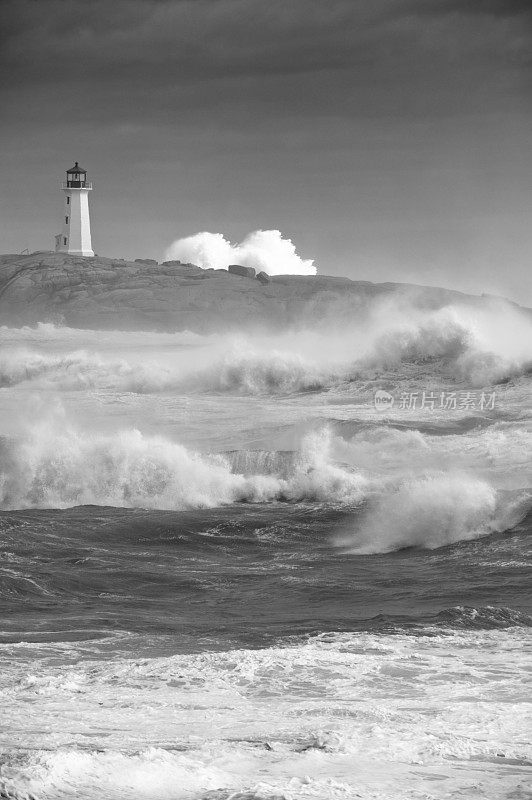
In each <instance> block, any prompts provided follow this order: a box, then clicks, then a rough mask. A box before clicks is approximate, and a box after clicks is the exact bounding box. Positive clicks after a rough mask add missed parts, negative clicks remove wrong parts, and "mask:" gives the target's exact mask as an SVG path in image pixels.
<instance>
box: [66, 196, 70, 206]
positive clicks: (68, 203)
mask: <svg viewBox="0 0 532 800" xmlns="http://www.w3.org/2000/svg"><path fill="white" fill-rule="evenodd" d="M69 205H70V197H67V206H69Z"/></svg>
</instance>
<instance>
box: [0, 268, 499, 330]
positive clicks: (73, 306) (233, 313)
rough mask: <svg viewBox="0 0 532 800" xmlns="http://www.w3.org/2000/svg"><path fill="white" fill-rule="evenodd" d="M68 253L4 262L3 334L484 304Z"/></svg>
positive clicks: (390, 287) (425, 291)
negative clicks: (402, 297) (372, 306)
mask: <svg viewBox="0 0 532 800" xmlns="http://www.w3.org/2000/svg"><path fill="white" fill-rule="evenodd" d="M146 262H147V259H144V260H142V261H137V262H131V261H124V260H120V259H111V258H103V257H99V256H95V257H94V258H80V257H76V256H70V255H68V254H66V253H33V254H30V255H5V256H0V324H2V325H14V326H19V325H33V324H35V323H37V322H54V323H58V324H64V325H68V326H71V327H78V328H95V329H104V330H111V329H122V330H132V329H137V330H159V331H175V330H190V331H196V332H198V333H208V332H213V331H222V330H231V329H233V330H235V329H242V328H254V329H262V330H276V331H279V330H281V329H283V328H284V329H286V328H289V327H295V326H300V327H306V326H312V327H313V328H314V327H316V325H319V324H320V323H321V322H323V323H324V324H325V323H327V324H334V325H336V326H343V325H345V324H347V323H349V321H350V320H353V319H354V318H358V317H359V316H360V315H361V314H363V313H364V312H365V310H366V309H367V308H368V305H369V303H370V301H371V300H372V299H375V298H379V297H385V296H386V295H389V294H391V293H396V294H397V293H399V294H407V295H408V296H409V297H410V296H412V297H414V298H415V300H414V302H415V303H416V304H417V305H421V306H423V307H428V308H438V307H440V306H442V305H445V304H447V303H449V302H451V301H452V302H455V303H468V304H481V303H483V302H485V301H484V300H483V299H482V298H480V297H473V296H468V295H464V294H461V293H460V292H452V291H448V290H445V289H437V288H432V287H419V286H418V287H415V286H408V285H406V284H393V283H383V284H374V283H370V282H368V281H351V280H349V279H348V278H337V277H330V276H329V277H328V276H323V275H316V276H300V275H278V276H267V277H268V282H263V281H259V280H250V279H249V277H244V276H240V275H236V274H230V273H229V272H228V271H227V270H222V269H209V270H203V269H200V268H199V267H196V266H194V265H193V264H180V263H178V262H177V263H174V262H171V263H166V264H150V263H146Z"/></svg>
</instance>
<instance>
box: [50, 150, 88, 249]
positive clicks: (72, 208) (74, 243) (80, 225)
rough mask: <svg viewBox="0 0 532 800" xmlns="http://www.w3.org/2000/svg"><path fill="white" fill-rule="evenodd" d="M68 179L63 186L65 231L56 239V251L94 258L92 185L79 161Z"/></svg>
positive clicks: (68, 172) (69, 171)
mask: <svg viewBox="0 0 532 800" xmlns="http://www.w3.org/2000/svg"><path fill="white" fill-rule="evenodd" d="M66 177H67V179H66V181H63V183H62V184H61V189H62V190H63V192H64V195H65V209H64V217H63V230H62V232H61V233H58V234H57V236H56V237H55V250H56V252H57V253H70V254H71V255H74V256H93V255H94V252H93V250H92V243H91V223H90V216H89V192H90V191H92V183H90V181H88V180H87V170H86V169H83V167H80V165H79V164H78V162H77V161H76V163H75V164H74V166H73V167H71V168H70V169H67V173H66Z"/></svg>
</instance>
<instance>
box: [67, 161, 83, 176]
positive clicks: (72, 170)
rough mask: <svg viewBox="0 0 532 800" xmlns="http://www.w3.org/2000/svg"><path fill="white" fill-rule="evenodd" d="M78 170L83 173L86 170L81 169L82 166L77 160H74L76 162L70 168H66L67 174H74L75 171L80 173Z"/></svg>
mask: <svg viewBox="0 0 532 800" xmlns="http://www.w3.org/2000/svg"><path fill="white" fill-rule="evenodd" d="M80 172H83V173H84V174H85V175H86V174H87V170H86V169H83V167H80V165H79V164H78V162H77V161H76V163H75V164H74V166H73V167H70V169H67V175H74V174H77V173H80Z"/></svg>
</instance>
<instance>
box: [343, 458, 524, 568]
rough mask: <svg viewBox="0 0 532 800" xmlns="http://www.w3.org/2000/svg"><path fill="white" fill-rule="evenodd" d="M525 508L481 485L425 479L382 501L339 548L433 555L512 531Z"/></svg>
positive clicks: (445, 477) (458, 477)
mask: <svg viewBox="0 0 532 800" xmlns="http://www.w3.org/2000/svg"><path fill="white" fill-rule="evenodd" d="M529 506H530V498H529V497H523V496H521V497H519V498H518V499H514V500H512V501H505V500H503V499H502V498H500V497H499V496H498V494H497V492H496V490H495V489H494V488H493V487H492V486H490V485H489V484H488V483H486V481H483V480H480V479H477V478H474V477H471V476H469V475H462V474H442V473H440V474H433V475H428V476H425V477H421V478H416V479H413V480H409V481H405V482H404V483H402V484H401V485H399V486H398V487H397V488H396V489H395V490H392V491H391V492H388V493H385V494H383V495H381V496H380V498H379V499H378V500H377V501H376V502H374V503H373V504H371V506H370V508H369V509H368V511H367V513H366V515H365V517H364V519H363V521H362V524H361V526H360V528H359V530H357V531H356V533H354V534H353V535H352V536H350V539H349V540H348V541H344V542H342V544H344V545H346V544H347V545H348V546H349V549H350V551H351V552H354V553H361V554H362V553H363V554H369V553H386V552H390V551H393V550H399V549H401V548H404V547H423V548H427V549H435V548H438V547H444V546H445V545H449V544H453V543H455V542H460V541H464V540H468V539H476V538H478V537H480V536H485V535H487V534H490V533H500V532H502V531H504V530H507V529H509V528H512V527H513V526H514V525H516V524H517V523H518V522H519V521H520V520H521V519H522V518H523V517H524V515H525V513H526V510H527V508H528V507H529Z"/></svg>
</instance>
